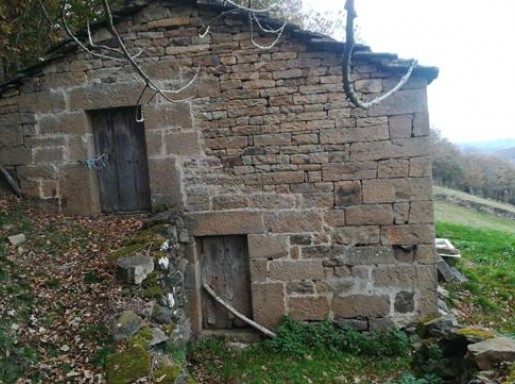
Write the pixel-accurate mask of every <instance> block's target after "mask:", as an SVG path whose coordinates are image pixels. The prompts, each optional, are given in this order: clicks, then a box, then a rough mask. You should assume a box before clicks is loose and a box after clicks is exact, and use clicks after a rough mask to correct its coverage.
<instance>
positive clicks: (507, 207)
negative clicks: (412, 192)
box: [433, 185, 515, 213]
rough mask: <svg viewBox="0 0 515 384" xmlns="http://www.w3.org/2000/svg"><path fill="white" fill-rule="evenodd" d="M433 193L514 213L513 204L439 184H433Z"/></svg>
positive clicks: (514, 207)
mask: <svg viewBox="0 0 515 384" xmlns="http://www.w3.org/2000/svg"><path fill="white" fill-rule="evenodd" d="M433 194H434V195H435V196H438V195H442V196H450V197H457V198H458V199H460V200H464V201H470V202H472V203H477V204H481V205H484V206H487V207H491V208H496V209H501V210H503V211H507V212H511V213H515V206H514V205H511V204H504V203H500V202H498V201H495V200H490V199H483V198H481V197H478V196H474V195H470V194H468V193H465V192H461V191H457V190H455V189H450V188H445V187H440V186H437V185H435V186H433Z"/></svg>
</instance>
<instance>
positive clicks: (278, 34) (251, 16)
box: [249, 12, 287, 50]
mask: <svg viewBox="0 0 515 384" xmlns="http://www.w3.org/2000/svg"><path fill="white" fill-rule="evenodd" d="M253 20H254V21H255V22H256V24H257V26H258V27H259V29H261V31H263V32H265V33H271V34H274V35H276V38H275V40H274V41H273V42H272V43H271V44H270V45H261V44H259V43H257V42H256V40H255V39H254V27H253V25H254V22H253ZM249 24H250V41H251V42H252V44H253V45H254V46H255V47H257V48H259V49H264V50H268V49H271V48H273V47H274V46H275V45H276V44H277V42H278V41H279V39H280V38H281V36H282V34H283V32H284V29H285V28H286V25H287V23H284V24H283V25H282V26H281V27H280V28H278V29H275V30H273V29H266V28H264V27H263V26H262V25H261V23H260V22H259V19H258V18H257V17H256V15H255V14H253V13H252V12H250V13H249Z"/></svg>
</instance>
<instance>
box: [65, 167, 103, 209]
mask: <svg viewBox="0 0 515 384" xmlns="http://www.w3.org/2000/svg"><path fill="white" fill-rule="evenodd" d="M59 193H60V198H61V199H62V206H63V210H64V212H65V213H67V214H72V215H97V214H99V213H100V193H99V191H98V184H97V174H96V172H95V171H94V170H89V169H87V168H86V167H84V166H81V165H70V166H66V167H62V168H61V169H60V177H59Z"/></svg>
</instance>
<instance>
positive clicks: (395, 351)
mask: <svg viewBox="0 0 515 384" xmlns="http://www.w3.org/2000/svg"><path fill="white" fill-rule="evenodd" d="M276 333H277V337H276V338H274V339H271V340H269V341H268V342H267V343H268V345H269V346H270V347H272V349H274V350H276V351H277V352H283V353H287V354H298V355H303V354H309V353H310V352H311V351H331V352H340V353H352V354H361V355H367V356H402V355H406V354H407V353H409V351H410V342H409V339H408V336H407V335H406V334H405V333H404V332H402V331H400V330H398V329H394V328H392V329H388V330H385V331H374V332H368V333H367V332H364V333H360V332H358V331H356V330H354V329H350V328H345V329H341V328H339V327H337V326H336V325H335V324H334V323H333V322H332V321H330V320H325V321H323V322H319V323H302V322H298V321H295V320H293V319H292V318H291V317H290V316H286V317H285V318H284V320H283V322H282V323H281V324H280V325H279V326H278V327H277V330H276Z"/></svg>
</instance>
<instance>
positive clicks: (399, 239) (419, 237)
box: [381, 224, 435, 245]
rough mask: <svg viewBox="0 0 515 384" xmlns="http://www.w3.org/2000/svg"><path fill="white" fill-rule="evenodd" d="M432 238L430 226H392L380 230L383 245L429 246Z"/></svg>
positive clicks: (433, 234)
mask: <svg viewBox="0 0 515 384" xmlns="http://www.w3.org/2000/svg"><path fill="white" fill-rule="evenodd" d="M434 238H435V232H434V226H433V225H430V224H412V225H392V226H384V227H382V228H381V243H382V244H383V245H416V244H431V243H432V242H433V241H434Z"/></svg>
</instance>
